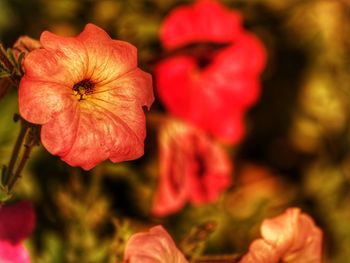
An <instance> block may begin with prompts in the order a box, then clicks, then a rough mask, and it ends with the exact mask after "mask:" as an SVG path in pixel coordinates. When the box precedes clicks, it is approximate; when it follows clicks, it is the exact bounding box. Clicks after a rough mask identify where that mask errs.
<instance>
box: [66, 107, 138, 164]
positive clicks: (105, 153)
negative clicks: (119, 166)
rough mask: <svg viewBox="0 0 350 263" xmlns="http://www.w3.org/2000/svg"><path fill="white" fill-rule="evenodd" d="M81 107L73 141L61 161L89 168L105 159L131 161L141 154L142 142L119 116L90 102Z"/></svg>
mask: <svg viewBox="0 0 350 263" xmlns="http://www.w3.org/2000/svg"><path fill="white" fill-rule="evenodd" d="M80 107H81V109H80V110H81V113H80V117H79V124H78V130H77V133H76V135H74V136H75V141H74V143H73V146H72V148H71V149H70V151H69V152H68V153H67V154H65V155H63V156H62V157H61V158H62V160H64V161H66V162H67V163H68V164H70V165H72V166H81V167H82V168H84V169H86V170H89V169H91V168H92V167H93V166H95V165H96V164H97V163H99V162H101V161H103V160H106V159H108V158H110V159H111V160H112V161H116V160H117V161H119V160H130V159H135V158H138V157H140V156H141V155H142V154H143V141H140V139H139V138H138V137H137V135H136V134H135V132H133V131H132V130H131V129H130V127H129V126H128V125H127V124H125V123H124V122H123V121H122V120H121V119H120V118H119V117H118V116H116V115H115V114H113V113H111V112H110V111H109V110H108V109H106V108H103V107H101V106H99V105H97V104H95V105H91V102H87V103H86V104H85V105H84V106H80ZM84 107H85V108H84ZM141 116H142V115H141ZM87 131H88V132H87Z"/></svg>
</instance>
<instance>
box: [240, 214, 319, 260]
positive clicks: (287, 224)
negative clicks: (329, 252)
mask: <svg viewBox="0 0 350 263" xmlns="http://www.w3.org/2000/svg"><path fill="white" fill-rule="evenodd" d="M260 231H261V236H262V238H260V239H257V240H255V241H254V242H253V243H252V244H251V246H250V248H249V252H248V253H247V254H246V255H245V256H244V257H243V258H242V260H241V261H240V263H279V262H283V263H321V262H322V231H321V230H320V229H319V228H318V227H317V226H316V225H315V224H314V222H313V220H312V219H311V217H310V216H308V215H306V214H304V213H301V211H300V209H298V208H290V209H287V211H286V212H285V213H284V214H282V215H279V216H277V217H275V218H272V219H266V220H264V222H263V223H262V226H261V229H260Z"/></svg>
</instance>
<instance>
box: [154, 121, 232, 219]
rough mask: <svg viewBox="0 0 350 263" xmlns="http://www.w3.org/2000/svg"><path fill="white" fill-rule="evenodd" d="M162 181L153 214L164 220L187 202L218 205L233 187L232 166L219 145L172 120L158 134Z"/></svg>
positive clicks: (195, 130) (182, 123) (187, 126)
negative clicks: (223, 194) (215, 202)
mask: <svg viewBox="0 0 350 263" xmlns="http://www.w3.org/2000/svg"><path fill="white" fill-rule="evenodd" d="M159 162H160V178H159V185H158V189H157V192H156V194H155V199H154V204H153V209H152V212H153V214H154V215H157V216H165V215H168V214H171V213H174V212H177V211H178V210H180V209H181V208H182V207H183V206H184V205H185V204H186V202H187V201H190V202H191V203H193V204H195V205H197V204H202V203H208V202H213V201H215V200H216V199H217V198H218V197H219V195H220V193H221V192H223V191H225V190H226V189H227V188H228V187H229V185H230V184H231V170H232V165H231V162H230V160H229V157H228V156H227V155H226V153H225V151H224V150H223V149H222V148H221V147H220V145H219V144H217V143H215V141H213V140H212V139H211V138H209V137H208V136H207V135H206V134H205V133H203V132H202V131H201V130H198V129H197V128H195V127H193V126H191V125H189V124H186V123H184V122H181V121H179V120H174V119H169V120H167V121H166V122H165V123H164V124H163V126H162V127H161V130H160V133H159Z"/></svg>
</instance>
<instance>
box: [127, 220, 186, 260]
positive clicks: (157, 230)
mask: <svg viewBox="0 0 350 263" xmlns="http://www.w3.org/2000/svg"><path fill="white" fill-rule="evenodd" d="M124 262H125V263H188V261H187V260H186V259H185V257H184V256H183V254H182V253H181V252H180V251H179V250H178V248H177V247H176V245H175V243H174V241H173V240H172V238H171V237H170V235H169V234H168V233H167V231H166V230H165V229H164V228H163V227H162V226H155V227H153V228H151V229H150V230H149V231H148V232H143V233H137V234H134V235H133V236H131V238H130V239H129V240H128V242H127V244H126V249H125V252H124Z"/></svg>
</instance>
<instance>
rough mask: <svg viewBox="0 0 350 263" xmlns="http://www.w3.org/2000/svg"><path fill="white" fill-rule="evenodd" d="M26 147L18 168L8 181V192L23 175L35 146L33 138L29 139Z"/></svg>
mask: <svg viewBox="0 0 350 263" xmlns="http://www.w3.org/2000/svg"><path fill="white" fill-rule="evenodd" d="M24 147H25V149H24V153H23V155H22V158H21V160H20V162H19V164H18V167H17V170H16V172H15V173H14V174H13V176H12V177H11V178H10V179H9V182H8V192H9V193H10V192H11V190H12V188H13V186H14V185H15V183H16V181H17V180H18V179H19V178H20V176H21V172H22V170H23V168H24V166H25V164H26V162H27V160H28V158H29V155H30V152H31V150H32V148H33V144H32V142H31V139H29V142H28V143H26V144H25V145H24Z"/></svg>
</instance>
